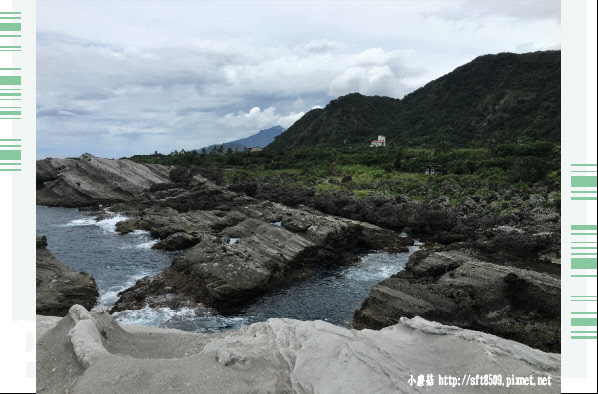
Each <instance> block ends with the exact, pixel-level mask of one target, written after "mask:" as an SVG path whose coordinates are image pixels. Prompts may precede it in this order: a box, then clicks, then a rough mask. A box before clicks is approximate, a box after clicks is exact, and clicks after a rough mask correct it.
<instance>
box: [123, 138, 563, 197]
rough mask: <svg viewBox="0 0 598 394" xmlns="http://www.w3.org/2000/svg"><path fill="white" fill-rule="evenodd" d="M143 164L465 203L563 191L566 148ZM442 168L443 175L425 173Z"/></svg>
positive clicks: (276, 155) (389, 151)
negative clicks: (506, 194)
mask: <svg viewBox="0 0 598 394" xmlns="http://www.w3.org/2000/svg"><path fill="white" fill-rule="evenodd" d="M131 159H132V160H134V161H136V162H140V163H154V164H164V165H176V166H180V167H201V168H211V169H214V168H220V169H221V170H226V171H224V178H225V180H226V181H228V183H234V182H238V181H256V182H258V183H272V182H273V181H274V182H279V183H282V184H283V185H284V186H303V187H313V188H314V189H315V190H316V191H317V192H333V191H338V190H348V191H352V192H353V193H354V194H355V195H357V196H359V197H367V196H369V195H371V194H373V193H381V192H382V193H389V194H393V195H397V196H398V195H408V196H410V197H411V198H415V199H419V198H421V199H429V198H436V197H439V196H448V197H449V198H450V199H451V201H455V202H456V201H461V200H464V199H467V198H468V197H470V196H472V195H486V194H488V193H491V192H500V191H501V190H503V191H504V190H509V189H512V188H516V189H517V190H518V192H517V193H518V194H520V195H522V196H526V195H527V191H528V189H529V188H530V187H533V186H542V187H544V188H545V189H546V190H549V191H557V190H558V188H559V186H558V184H559V183H560V146H559V145H557V144H554V143H551V142H534V143H527V144H524V143H521V144H502V145H496V146H494V147H489V148H470V149H467V148H462V149H453V150H446V151H443V150H441V149H425V148H420V147H417V148H392V147H382V148H370V147H360V148H347V149H343V150H341V149H334V148H302V149H297V150H293V151H288V152H280V151H272V150H267V149H266V150H263V151H261V152H254V153H249V152H230V151H229V152H228V153H226V154H223V155H202V154H200V153H198V152H196V151H190V152H185V151H181V152H173V153H171V154H169V155H161V154H156V153H154V154H153V155H137V156H133V157H131ZM428 164H439V165H442V166H443V167H444V171H445V174H447V175H443V176H431V175H425V174H423V173H422V167H424V166H426V165H428Z"/></svg>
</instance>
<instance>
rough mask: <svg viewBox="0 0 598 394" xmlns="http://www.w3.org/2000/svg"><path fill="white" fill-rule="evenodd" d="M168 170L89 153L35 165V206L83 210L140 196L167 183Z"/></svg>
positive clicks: (47, 160)
mask: <svg viewBox="0 0 598 394" xmlns="http://www.w3.org/2000/svg"><path fill="white" fill-rule="evenodd" d="M170 170H171V169H170V168H169V167H165V166H161V165H149V164H147V165H146V164H139V163H135V162H133V161H131V160H128V159H118V160H114V159H101V158H98V157H95V156H92V155H90V154H87V153H86V154H83V155H81V156H80V157H75V158H69V159H45V160H38V161H37V162H36V184H37V192H36V203H37V204H38V205H47V206H60V207H83V206H93V205H100V204H108V203H114V202H118V201H130V200H132V199H135V198H140V197H141V196H143V194H144V192H146V191H147V190H148V189H149V188H150V186H152V185H154V184H157V183H171V180H170V177H169V173H170Z"/></svg>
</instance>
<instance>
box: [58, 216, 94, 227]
mask: <svg viewBox="0 0 598 394" xmlns="http://www.w3.org/2000/svg"><path fill="white" fill-rule="evenodd" d="M95 224H96V221H95V219H94V218H92V217H86V218H81V219H75V220H71V221H70V222H68V223H67V224H62V225H60V227H79V226H93V225H95Z"/></svg>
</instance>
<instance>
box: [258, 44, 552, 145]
mask: <svg viewBox="0 0 598 394" xmlns="http://www.w3.org/2000/svg"><path fill="white" fill-rule="evenodd" d="M560 61H561V53H560V51H546V52H534V53H526V54H512V53H501V54H498V55H485V56H480V57H478V58H476V59H475V60H473V61H472V62H470V63H468V64H465V65H463V66H461V67H458V68H457V69H455V70H454V71H452V72H451V73H449V74H447V75H445V76H443V77H441V78H438V79H437V80H434V81H432V82H430V83H428V84H427V85H425V86H424V87H422V88H420V89H418V90H416V91H414V92H413V93H411V94H408V95H407V96H405V97H404V98H403V99H402V100H398V99H392V98H389V97H379V96H374V97H366V96H362V95H361V94H358V93H353V94H349V95H346V96H343V97H339V98H337V99H335V100H332V101H331V102H330V103H329V104H328V105H327V106H326V108H325V109H314V110H312V111H310V112H308V113H307V114H306V115H304V116H303V117H302V118H301V119H299V120H298V121H297V122H296V123H295V124H294V125H293V126H291V127H290V128H289V129H288V130H287V131H285V132H284V133H282V134H281V135H279V136H278V137H276V139H275V140H274V142H273V143H271V144H270V145H268V148H269V149H272V150H285V151H288V150H292V149H297V148H301V147H339V148H344V147H349V146H352V147H356V146H364V145H367V144H369V142H370V141H371V140H373V139H375V138H376V136H377V135H378V134H383V135H385V136H386V140H387V144H388V145H389V146H420V145H422V146H426V147H435V148H437V149H438V150H439V151H440V152H442V153H446V152H448V150H449V149H451V148H452V149H455V148H461V147H492V146H494V145H496V144H504V143H509V142H513V143H515V142H522V143H527V142H532V141H541V140H543V141H551V142H559V141H560V123H561V115H560V101H561V76H560V74H561V66H560Z"/></svg>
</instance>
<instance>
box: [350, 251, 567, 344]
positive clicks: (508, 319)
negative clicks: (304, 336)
mask: <svg viewBox="0 0 598 394" xmlns="http://www.w3.org/2000/svg"><path fill="white" fill-rule="evenodd" d="M560 296H561V292H560V278H559V277H556V276H552V275H548V274H543V273H540V272H534V271H530V270H525V269H520V268H516V267H512V266H506V265H501V264H494V263H492V262H490V261H488V260H485V259H483V258H480V257H478V256H475V255H472V254H471V253H470V252H467V251H463V250H450V249H449V250H442V249H441V250H434V249H433V250H424V251H419V252H416V253H414V254H413V255H412V256H411V258H410V259H409V262H408V263H407V265H406V267H405V270H404V271H402V272H400V273H398V274H396V275H393V276H392V277H390V278H388V279H386V280H383V281H382V282H380V283H378V284H377V285H375V286H374V287H373V288H372V290H371V292H370V295H369V297H368V298H367V299H366V300H365V301H364V302H363V304H362V306H361V308H360V309H359V310H358V311H357V312H355V315H354V317H353V327H355V328H358V329H363V328H371V329H380V328H383V327H387V326H390V325H393V324H396V323H397V322H398V321H399V320H400V319H401V317H414V316H421V317H423V318H425V319H428V320H433V321H437V322H440V323H443V324H449V325H455V326H459V327H464V328H471V329H476V330H479V331H484V332H488V333H491V334H494V335H498V336H501V337H503V338H509V339H513V340H516V341H518V342H522V343H525V344H527V345H529V346H532V347H535V348H538V349H542V350H546V351H551V352H560V327H561V325H560V314H561V313H560V310H561V307H560Z"/></svg>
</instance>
